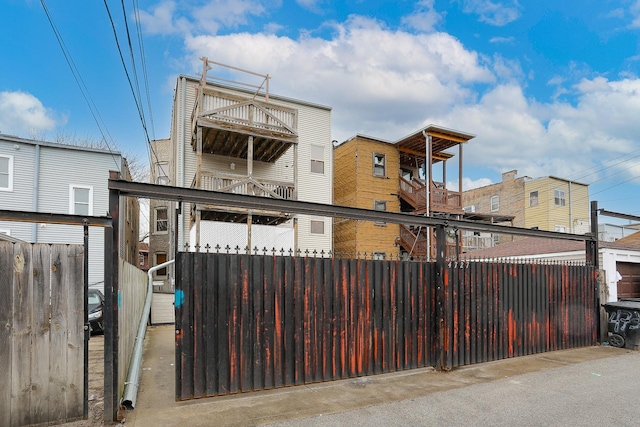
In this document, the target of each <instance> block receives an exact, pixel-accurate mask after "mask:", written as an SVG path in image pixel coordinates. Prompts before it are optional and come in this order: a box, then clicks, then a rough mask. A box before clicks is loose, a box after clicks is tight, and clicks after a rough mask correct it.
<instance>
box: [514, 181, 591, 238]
mask: <svg viewBox="0 0 640 427" xmlns="http://www.w3.org/2000/svg"><path fill="white" fill-rule="evenodd" d="M556 189H558V190H563V191H564V192H565V206H556V205H555V190H556ZM532 191H538V206H535V207H530V206H529V194H530V193H531V192H532ZM525 200H526V202H525V203H526V205H525V227H527V228H530V227H539V228H540V229H541V230H548V231H555V227H556V225H559V226H563V227H565V229H566V232H567V233H569V232H571V230H572V229H575V226H576V224H578V222H586V223H588V222H589V216H590V203H589V187H588V186H587V185H584V184H580V183H576V182H572V183H571V191H569V182H568V181H565V180H561V179H556V178H553V177H544V178H540V179H535V180H531V181H528V182H526V183H525Z"/></svg>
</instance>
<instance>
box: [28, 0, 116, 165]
mask: <svg viewBox="0 0 640 427" xmlns="http://www.w3.org/2000/svg"><path fill="white" fill-rule="evenodd" d="M40 4H41V5H42V8H43V10H44V13H45V15H46V16H47V20H48V21H49V25H51V29H52V30H53V34H54V35H55V37H56V40H57V41H58V45H59V46H60V49H61V50H62V54H63V56H64V59H65V61H66V62H67V65H68V66H69V69H70V70H71V74H72V75H73V78H74V80H75V82H76V84H77V85H78V88H79V89H80V93H81V94H82V97H83V98H84V100H85V102H86V103H87V106H88V107H89V112H90V113H91V116H92V117H93V120H94V122H95V123H96V126H97V127H98V131H99V132H100V135H102V140H103V141H104V143H105V144H106V146H107V149H108V150H109V153H110V154H111V158H112V159H113V162H114V163H115V165H116V167H117V168H118V169H119V168H120V166H121V165H119V164H118V162H117V161H116V157H115V155H114V153H113V150H112V149H111V146H110V145H109V141H108V140H107V138H106V137H105V135H104V132H103V130H102V126H101V125H100V121H99V120H98V118H100V120H102V117H100V113H99V112H98V108H97V107H96V105H95V103H94V102H93V99H92V98H91V95H90V93H89V89H88V88H87V86H86V84H85V83H84V80H83V79H82V75H81V74H80V71H79V70H78V67H77V66H76V64H75V62H74V61H73V58H72V57H71V53H70V52H69V51H68V49H67V46H66V44H65V43H64V39H63V38H62V34H60V31H58V28H57V27H56V25H55V23H54V22H53V18H52V17H51V14H50V13H49V9H48V7H47V5H46V3H45V0H40ZM103 125H104V122H103ZM104 128H105V131H106V132H107V134H109V131H108V129H107V127H106V125H104ZM109 137H111V135H109Z"/></svg>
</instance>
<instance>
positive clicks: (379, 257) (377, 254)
mask: <svg viewBox="0 0 640 427" xmlns="http://www.w3.org/2000/svg"><path fill="white" fill-rule="evenodd" d="M386 258H387V254H386V252H374V253H373V259H377V260H384V259H386Z"/></svg>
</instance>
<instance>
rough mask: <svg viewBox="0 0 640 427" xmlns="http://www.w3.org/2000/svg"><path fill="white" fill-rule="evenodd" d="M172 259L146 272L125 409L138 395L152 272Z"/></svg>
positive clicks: (129, 406)
mask: <svg viewBox="0 0 640 427" xmlns="http://www.w3.org/2000/svg"><path fill="white" fill-rule="evenodd" d="M174 261H175V259H172V260H171V261H167V262H163V263H162V264H159V265H156V266H153V267H151V268H150V269H149V271H148V272H147V275H148V276H149V284H148V287H147V298H146V299H145V301H144V308H143V309H142V316H141V317H140V324H139V325H138V334H137V335H136V342H135V344H134V346H133V355H132V356H131V364H130V365H129V373H128V375H127V381H126V382H125V383H124V395H123V396H122V404H123V405H124V406H125V407H126V408H127V409H133V408H134V407H135V406H136V398H137V397H138V384H139V383H140V370H141V369H140V367H141V366H142V344H143V343H144V335H145V334H146V332H147V322H148V320H149V313H150V312H151V299H152V298H153V273H154V272H155V271H157V270H160V269H161V268H165V267H167V266H169V265H171V264H173V263H174Z"/></svg>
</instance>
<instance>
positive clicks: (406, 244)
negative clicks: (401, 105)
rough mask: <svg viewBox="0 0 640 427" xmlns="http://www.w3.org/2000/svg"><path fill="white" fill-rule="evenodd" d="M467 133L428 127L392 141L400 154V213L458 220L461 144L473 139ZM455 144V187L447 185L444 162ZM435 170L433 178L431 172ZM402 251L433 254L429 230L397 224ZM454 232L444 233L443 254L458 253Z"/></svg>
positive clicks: (459, 214)
mask: <svg viewBox="0 0 640 427" xmlns="http://www.w3.org/2000/svg"><path fill="white" fill-rule="evenodd" d="M474 136H475V135H470V134H466V133H462V132H458V131H454V130H451V129H446V128H442V127H438V126H428V127H427V128H425V129H424V130H423V131H421V132H417V133H414V134H412V135H410V136H408V137H406V138H404V139H401V140H400V141H398V142H397V143H396V145H397V147H398V152H399V155H400V177H399V182H400V185H399V189H398V197H399V198H400V207H401V211H402V212H410V213H413V214H415V215H426V216H432V217H445V218H452V219H460V218H462V216H463V215H464V211H463V209H462V208H463V206H462V147H463V145H464V143H466V142H468V141H469V140H470V139H472V138H474ZM456 146H457V147H458V162H457V172H458V177H457V178H458V189H457V190H450V189H448V188H447V186H446V183H447V168H448V166H450V165H449V164H448V163H447V161H449V160H450V159H451V158H453V157H454V154H451V152H450V151H451V150H452V149H455V147H456ZM436 173H439V174H440V175H439V177H438V178H437V179H436V178H434V175H435V174H436ZM397 243H398V245H399V246H400V247H401V250H402V252H404V253H406V254H407V255H408V256H415V257H426V258H433V257H435V235H434V232H433V229H431V228H428V227H427V228H424V227H410V226H406V225H402V224H401V225H400V233H399V236H398V239H397ZM460 250H461V242H460V238H459V235H458V234H457V233H452V234H451V235H448V236H447V253H446V256H447V257H455V256H456V255H457V254H459V253H460Z"/></svg>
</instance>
